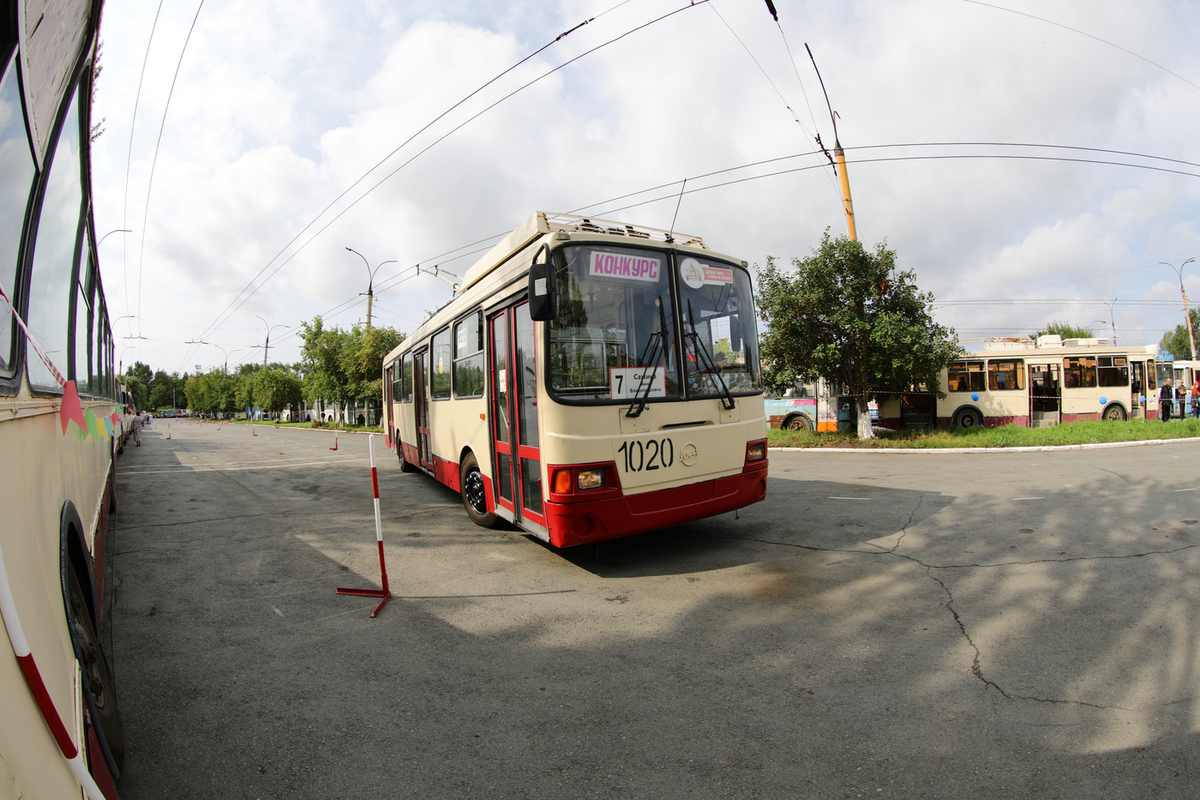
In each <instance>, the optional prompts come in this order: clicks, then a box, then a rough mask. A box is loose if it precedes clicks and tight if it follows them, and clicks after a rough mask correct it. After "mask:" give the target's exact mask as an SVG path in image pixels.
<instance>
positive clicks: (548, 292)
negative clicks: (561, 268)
mask: <svg viewBox="0 0 1200 800" xmlns="http://www.w3.org/2000/svg"><path fill="white" fill-rule="evenodd" d="M543 253H545V254H546V260H545V261H543V262H541V263H540V264H539V263H538V259H539V258H541V257H542V254H543ZM556 279H557V276H556V275H555V273H554V265H552V264H551V263H550V246H549V245H545V244H544V245H542V246H541V249H539V250H538V251H537V254H536V255H534V257H533V263H532V264H530V265H529V316H530V317H531V318H532V319H534V320H536V321H538V322H546V321H548V320H552V319H554V318H555V317H557V316H558V286H557V280H556Z"/></svg>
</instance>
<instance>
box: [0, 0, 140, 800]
mask: <svg viewBox="0 0 1200 800" xmlns="http://www.w3.org/2000/svg"><path fill="white" fill-rule="evenodd" d="M99 15H100V3H99V2H95V1H94V0H61V1H60V2H51V3H47V2H32V0H27V1H26V2H15V1H14V0H0V175H3V178H4V180H3V181H0V290H2V297H0V456H2V457H3V462H4V466H3V470H2V472H0V475H2V476H3V477H2V479H0V509H2V510H3V514H4V520H3V522H2V523H0V615H2V616H3V621H4V633H5V636H4V637H3V642H4V644H0V650H3V649H4V648H6V647H7V648H8V652H6V653H5V652H0V698H2V700H0V797H26V798H38V800H47V799H48V800H54V799H56V798H71V799H72V800H78V798H80V797H81V796H86V797H89V798H92V800H100V798H101V797H107V798H110V799H111V798H115V797H116V796H117V792H116V788H115V784H114V780H115V778H116V777H117V776H118V775H119V771H120V767H121V764H122V759H123V753H124V744H123V736H122V730H121V718H120V714H119V712H118V711H117V697H116V694H115V691H114V687H113V683H112V678H111V673H110V671H109V668H108V662H107V660H106V658H105V654H104V651H103V648H102V647H101V636H100V631H101V629H102V625H103V617H104V614H103V603H102V602H101V598H102V597H103V586H104V581H105V577H104V568H103V566H104V558H103V554H104V546H105V536H106V532H107V528H108V515H109V513H110V511H111V510H112V508H113V500H114V492H113V484H114V473H115V463H116V454H117V451H118V450H119V449H120V446H121V439H122V436H123V425H122V419H123V414H124V409H123V408H122V407H121V406H120V404H119V403H118V395H119V392H120V389H119V387H118V384H117V376H116V369H115V363H114V350H115V348H114V345H113V339H112V334H111V327H110V323H109V316H108V310H107V307H106V305H105V300H104V292H103V290H102V288H101V282H100V271H99V268H98V265H97V259H96V233H95V231H94V230H93V221H92V214H91V208H92V203H91V196H92V192H91V180H90V171H89V166H88V134H89V129H90V124H89V122H90V119H89V118H90V97H91V82H92V75H93V73H92V58H93V54H94V52H95V46H96V31H97V25H98V22H99Z"/></svg>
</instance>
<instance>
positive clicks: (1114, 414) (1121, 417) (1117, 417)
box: [1104, 403, 1125, 422]
mask: <svg viewBox="0 0 1200 800" xmlns="http://www.w3.org/2000/svg"><path fill="white" fill-rule="evenodd" d="M1104 421H1105V422H1124V421H1125V409H1123V408H1121V407H1120V406H1119V405H1117V404H1116V403H1113V404H1112V405H1111V406H1109V407H1108V408H1106V409H1104Z"/></svg>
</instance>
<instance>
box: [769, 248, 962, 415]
mask: <svg viewBox="0 0 1200 800" xmlns="http://www.w3.org/2000/svg"><path fill="white" fill-rule="evenodd" d="M792 267H793V269H794V271H793V272H792V273H791V274H789V273H788V272H785V270H784V268H782V267H781V266H780V265H779V264H778V263H777V262H776V260H775V259H774V258H768V259H767V266H766V269H764V270H762V272H761V273H760V275H759V279H758V307H759V311H760V312H761V316H762V320H763V322H764V323H766V326H767V330H766V333H765V334H764V336H763V338H762V343H761V350H762V356H763V365H764V368H763V377H764V379H765V381H766V382H767V385H768V386H769V387H771V388H774V389H778V390H782V389H784V388H785V387H787V386H790V385H792V383H794V382H795V381H796V380H797V379H798V378H801V377H806V378H815V377H819V378H824V379H826V380H827V381H829V382H830V383H831V384H832V385H834V386H837V387H843V386H844V387H845V388H846V393H847V394H849V395H851V396H853V397H855V398H856V399H857V400H858V435H859V438H862V439H869V438H871V437H872V436H873V435H874V434H873V433H872V431H871V416H870V411H869V410H868V408H867V401H868V399H869V398H870V397H871V396H872V395H877V394H892V393H897V392H900V391H903V390H904V389H906V388H907V387H908V386H910V385H912V384H920V383H924V384H925V385H926V386H929V387H936V386H938V379H937V376H938V373H939V372H940V371H941V369H942V368H943V367H945V366H946V365H947V364H948V363H950V362H951V361H953V360H954V359H955V358H956V357H957V356H958V355H959V354H960V353H961V352H962V351H961V348H960V347H959V346H958V337H957V336H955V334H954V330H953V329H947V328H944V327H942V326H941V325H938V324H937V323H936V322H934V320H933V317H932V315H931V313H930V311H929V308H930V304H931V303H932V302H933V295H932V294H929V293H922V292H920V291H919V290H918V289H917V285H916V283H915V274H914V273H913V272H912V271H911V270H905V271H898V270H897V269H896V254H895V253H894V252H893V251H891V250H888V249H887V248H886V247H885V246H884V244H882V243H881V244H878V245H876V247H875V250H874V252H868V251H867V250H866V248H865V247H863V245H862V244H861V243H860V242H857V241H853V240H851V239H849V238H847V237H844V236H842V237H838V238H836V239H834V238H831V237H830V235H829V231H828V230H827V231H826V232H825V236H824V238H823V239H822V240H821V244H820V246H819V247H818V248H817V249H816V250H814V251H813V253H812V255H810V256H809V257H808V258H805V259H799V258H793V259H792ZM939 392H940V389H939Z"/></svg>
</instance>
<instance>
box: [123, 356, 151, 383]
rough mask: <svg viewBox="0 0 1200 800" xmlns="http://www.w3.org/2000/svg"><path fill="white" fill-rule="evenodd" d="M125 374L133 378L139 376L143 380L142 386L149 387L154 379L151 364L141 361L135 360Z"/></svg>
mask: <svg viewBox="0 0 1200 800" xmlns="http://www.w3.org/2000/svg"><path fill="white" fill-rule="evenodd" d="M125 374H126V375H127V376H129V377H131V378H137V379H138V380H139V381H141V382H142V386H145V387H147V388H149V386H150V384H151V383H153V381H154V373H153V372H152V371H151V370H150V365H149V364H143V363H142V362H141V361H135V362H133V366H132V367H130V368H129V369H127V370H125Z"/></svg>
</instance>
